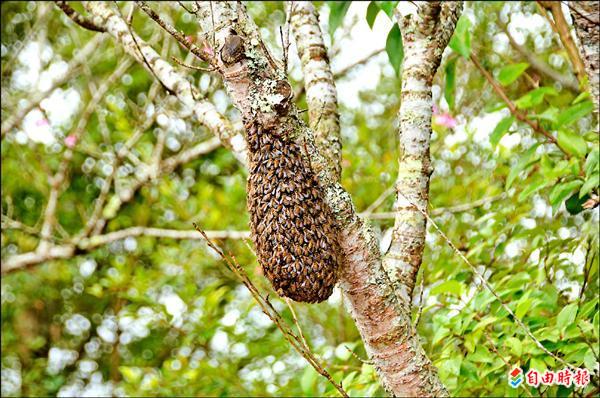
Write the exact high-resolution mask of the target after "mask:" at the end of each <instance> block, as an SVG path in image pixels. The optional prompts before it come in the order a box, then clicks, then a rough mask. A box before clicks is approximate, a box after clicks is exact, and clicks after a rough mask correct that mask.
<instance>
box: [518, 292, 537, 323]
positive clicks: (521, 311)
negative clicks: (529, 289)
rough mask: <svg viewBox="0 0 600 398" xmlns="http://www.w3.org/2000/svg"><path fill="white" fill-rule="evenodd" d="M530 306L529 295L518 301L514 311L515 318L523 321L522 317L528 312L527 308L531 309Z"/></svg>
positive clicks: (531, 301) (531, 302) (531, 300)
mask: <svg viewBox="0 0 600 398" xmlns="http://www.w3.org/2000/svg"><path fill="white" fill-rule="evenodd" d="M523 299H524V300H523ZM531 304H533V299H531V298H529V295H527V297H526V296H523V297H522V298H521V300H519V305H517V309H516V310H515V315H516V317H517V318H519V319H523V316H524V315H525V314H526V313H527V311H529V308H531Z"/></svg>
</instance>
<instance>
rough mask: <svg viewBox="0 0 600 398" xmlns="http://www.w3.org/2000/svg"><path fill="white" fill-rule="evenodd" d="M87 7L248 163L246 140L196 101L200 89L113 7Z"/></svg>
mask: <svg viewBox="0 0 600 398" xmlns="http://www.w3.org/2000/svg"><path fill="white" fill-rule="evenodd" d="M84 7H85V8H86V9H87V11H88V12H89V13H90V15H91V16H92V22H93V23H94V24H95V25H96V26H99V27H102V28H104V29H105V30H106V32H108V33H109V34H110V35H111V36H113V38H114V39H116V40H117V42H118V43H119V44H120V45H121V46H122V47H123V49H124V50H125V51H126V52H127V53H128V54H129V55H131V56H133V57H134V58H135V59H136V60H137V61H138V62H139V63H140V64H141V65H143V66H144V67H146V68H147V69H151V72H152V73H153V74H155V76H156V78H157V79H159V80H160V81H161V82H162V84H163V85H165V86H166V87H167V88H168V89H169V90H171V92H173V93H174V94H175V95H176V96H177V98H178V99H179V100H180V101H181V102H182V103H183V105H184V106H187V107H189V108H190V109H192V110H193V112H194V115H195V116H196V119H197V120H198V122H199V123H200V124H202V125H204V126H206V127H207V128H208V129H209V130H210V131H211V132H212V133H214V134H215V135H216V136H217V137H219V139H220V140H221V142H222V143H223V145H224V146H226V147H228V148H230V149H231V150H232V151H233V153H234V154H235V155H236V157H237V158H238V159H239V160H240V161H241V162H242V163H244V164H245V163H246V155H245V149H246V143H245V140H244V137H243V136H242V135H241V134H240V133H239V132H237V131H235V130H234V129H233V127H232V126H231V124H230V123H229V121H228V120H227V119H226V118H225V117H224V116H223V115H221V114H220V113H219V112H218V111H217V109H216V107H215V106H214V105H213V104H212V103H210V102H208V101H205V100H197V99H196V98H198V97H199V93H198V91H197V89H196V88H195V87H193V86H192V85H191V84H190V82H189V81H188V80H186V79H185V77H184V76H183V75H181V74H180V73H178V72H177V71H176V70H175V69H174V68H173V67H172V66H171V64H170V63H168V62H167V61H165V60H164V59H162V58H161V57H160V55H159V54H158V53H157V52H156V51H155V50H154V49H153V48H152V47H151V46H150V45H148V44H147V43H146V42H145V41H144V40H142V39H141V38H140V37H138V36H137V35H136V36H135V37H134V36H132V34H131V31H130V30H129V26H128V25H127V23H126V22H125V21H124V20H123V18H122V17H121V16H120V15H119V13H118V11H117V10H116V9H114V8H113V7H114V5H113V4H110V3H108V2H104V1H97V2H96V1H87V2H84ZM140 50H141V53H140Z"/></svg>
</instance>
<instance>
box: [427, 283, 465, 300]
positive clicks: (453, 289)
mask: <svg viewBox="0 0 600 398" xmlns="http://www.w3.org/2000/svg"><path fill="white" fill-rule="evenodd" d="M462 289H463V284H462V283H460V282H458V281H455V280H453V279H451V280H448V281H445V282H442V283H440V284H439V285H437V286H435V287H434V288H432V289H431V292H430V294H440V293H448V294H454V295H456V296H459V295H460V293H461V291H462Z"/></svg>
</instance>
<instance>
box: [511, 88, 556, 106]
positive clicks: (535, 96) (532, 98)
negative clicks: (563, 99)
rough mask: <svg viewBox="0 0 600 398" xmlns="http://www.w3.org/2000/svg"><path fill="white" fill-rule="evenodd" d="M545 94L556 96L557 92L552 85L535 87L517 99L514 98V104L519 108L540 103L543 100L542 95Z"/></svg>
mask: <svg viewBox="0 0 600 398" xmlns="http://www.w3.org/2000/svg"><path fill="white" fill-rule="evenodd" d="M546 95H548V96H556V95H558V93H557V92H556V90H555V89H554V88H552V87H540V88H536V89H535V90H532V91H530V92H528V93H527V94H525V95H523V96H522V97H520V98H519V99H518V100H516V101H515V105H516V106H517V108H519V109H527V108H531V107H533V106H535V105H539V104H541V103H542V101H543V100H544V96H546Z"/></svg>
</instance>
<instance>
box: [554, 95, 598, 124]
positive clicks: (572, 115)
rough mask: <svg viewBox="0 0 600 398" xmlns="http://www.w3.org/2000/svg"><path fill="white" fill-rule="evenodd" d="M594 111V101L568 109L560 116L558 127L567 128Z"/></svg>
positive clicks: (581, 103)
mask: <svg viewBox="0 0 600 398" xmlns="http://www.w3.org/2000/svg"><path fill="white" fill-rule="evenodd" d="M593 109H594V104H592V101H584V102H580V103H578V104H575V105H573V106H571V107H569V108H568V109H566V110H564V111H562V112H561V113H560V115H558V120H557V122H556V124H557V127H560V126H567V125H569V124H571V123H573V122H575V121H577V120H579V119H581V118H582V117H584V116H585V115H587V114H588V113H590V112H591V111H592V110H593Z"/></svg>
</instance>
